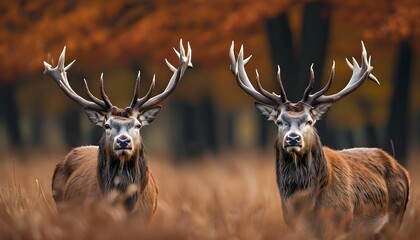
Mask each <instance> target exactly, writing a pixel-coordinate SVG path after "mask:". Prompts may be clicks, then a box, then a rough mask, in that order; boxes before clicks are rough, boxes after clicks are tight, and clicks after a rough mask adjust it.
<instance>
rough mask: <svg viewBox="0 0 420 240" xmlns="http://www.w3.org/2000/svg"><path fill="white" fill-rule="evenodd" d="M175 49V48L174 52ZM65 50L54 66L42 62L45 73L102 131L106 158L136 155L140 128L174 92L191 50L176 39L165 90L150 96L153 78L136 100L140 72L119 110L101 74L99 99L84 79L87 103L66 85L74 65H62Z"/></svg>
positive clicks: (190, 64)
mask: <svg viewBox="0 0 420 240" xmlns="http://www.w3.org/2000/svg"><path fill="white" fill-rule="evenodd" d="M174 50H175V49H174ZM65 52H66V48H65V47H64V49H63V51H62V53H61V55H60V58H59V59H58V63H57V66H56V67H55V68H52V66H51V65H50V64H48V63H46V62H44V66H45V71H44V73H46V74H48V75H49V76H50V77H51V78H52V79H54V80H55V82H56V83H57V84H58V86H59V87H60V88H61V90H63V92H64V93H65V94H66V95H67V96H68V97H70V98H71V99H72V100H73V101H75V102H76V103H78V104H79V105H80V106H82V107H83V109H84V111H85V113H86V114H87V116H88V118H89V120H90V121H91V122H92V123H93V124H95V125H97V126H100V127H102V128H103V129H104V130H105V132H104V135H103V137H102V140H101V143H103V144H104V145H105V146H101V147H104V149H105V150H106V151H107V155H109V156H115V157H117V158H120V157H125V158H130V157H131V156H132V155H134V154H135V153H137V152H138V150H139V148H140V147H141V136H140V129H141V128H142V127H143V126H146V125H149V124H150V123H151V122H152V121H153V120H154V119H155V117H156V116H157V114H158V113H159V111H160V109H161V107H160V106H159V105H158V104H159V103H160V102H162V101H163V100H164V99H165V98H167V97H168V96H169V95H170V94H171V93H172V92H173V91H174V89H175V87H176V85H177V84H178V82H179V81H180V79H181V78H182V76H183V75H184V73H185V71H186V69H187V68H188V67H192V63H191V55H192V52H191V47H190V44H189V43H188V51H187V53H185V50H184V47H183V44H182V39H181V40H180V51H179V52H178V51H177V50H175V53H176V54H177V55H178V57H179V66H178V68H175V67H174V66H172V65H171V64H170V63H169V62H168V60H166V59H165V60H166V63H167V65H168V67H169V69H170V70H171V71H172V72H173V75H172V77H171V79H170V80H169V83H168V85H167V86H166V88H165V90H164V91H163V92H162V93H160V94H158V95H156V96H154V97H152V92H153V89H154V87H155V77H154V76H153V80H152V83H151V85H150V87H149V90H148V92H147V93H146V95H145V96H143V97H142V98H138V95H139V91H140V72H139V73H138V76H137V80H136V83H135V87H134V94H133V98H132V100H131V104H130V106H128V107H126V108H124V109H121V108H118V107H117V106H114V105H113V104H112V103H111V101H110V99H109V98H108V96H107V95H106V93H105V90H104V81H103V75H101V78H100V85H99V86H100V94H101V99H99V98H97V97H95V96H94V95H93V94H92V93H91V92H90V90H89V87H88V84H87V82H86V80H84V82H85V88H86V92H87V96H88V98H89V100H86V99H85V98H83V97H81V96H79V95H78V94H77V93H76V92H75V91H74V90H73V89H72V87H71V86H70V83H69V81H68V79H67V72H66V71H67V70H68V69H69V68H70V67H71V65H72V64H73V63H74V61H73V62H71V63H70V64H68V65H67V66H65V65H64V58H65Z"/></svg>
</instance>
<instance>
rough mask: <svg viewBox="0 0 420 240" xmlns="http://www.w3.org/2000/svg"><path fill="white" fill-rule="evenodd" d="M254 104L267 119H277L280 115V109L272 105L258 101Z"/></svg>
mask: <svg viewBox="0 0 420 240" xmlns="http://www.w3.org/2000/svg"><path fill="white" fill-rule="evenodd" d="M254 105H255V107H256V108H257V110H258V111H259V112H260V113H261V114H262V115H263V116H264V118H265V119H266V120H269V121H270V120H271V121H276V119H277V117H278V116H279V111H278V110H277V109H276V108H274V107H272V106H269V105H265V104H261V103H258V102H254Z"/></svg>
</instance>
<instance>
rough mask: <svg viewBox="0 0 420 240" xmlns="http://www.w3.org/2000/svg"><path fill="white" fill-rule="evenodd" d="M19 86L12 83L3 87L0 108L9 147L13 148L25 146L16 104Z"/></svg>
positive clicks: (0, 92) (0, 94) (0, 95)
mask: <svg viewBox="0 0 420 240" xmlns="http://www.w3.org/2000/svg"><path fill="white" fill-rule="evenodd" d="M16 90H17V84H15V83H11V84H6V85H3V86H2V87H1V91H0V106H1V111H0V114H1V117H2V118H3V120H4V123H5V125H6V136H7V140H8V145H9V146H10V147H12V148H16V149H18V148H20V147H22V146H23V140H22V133H21V130H20V128H19V119H20V118H19V111H18V106H17V104H16V99H15V93H16Z"/></svg>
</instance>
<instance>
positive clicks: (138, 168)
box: [97, 139, 149, 211]
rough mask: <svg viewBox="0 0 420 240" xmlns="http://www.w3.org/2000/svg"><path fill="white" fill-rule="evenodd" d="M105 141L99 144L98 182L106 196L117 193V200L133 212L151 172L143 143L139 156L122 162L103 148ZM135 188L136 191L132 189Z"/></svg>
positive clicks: (135, 155) (136, 155)
mask: <svg viewBox="0 0 420 240" xmlns="http://www.w3.org/2000/svg"><path fill="white" fill-rule="evenodd" d="M102 146H105V145H104V144H103V139H101V141H100V144H99V154H98V168H97V171H98V181H99V186H100V188H101V192H102V194H103V195H104V196H106V195H108V194H109V193H111V192H113V191H115V192H116V193H117V194H118V196H117V199H118V200H120V199H121V202H122V203H124V206H125V207H126V209H127V210H128V211H131V210H133V208H134V206H135V204H136V202H137V199H138V195H139V194H141V193H142V192H143V190H144V188H145V187H146V185H147V182H148V174H147V172H148V171H149V168H148V164H147V158H146V155H145V149H144V144H143V142H142V143H141V147H140V149H139V151H138V153H137V154H134V155H133V157H132V158H129V159H123V160H120V159H119V158H118V157H115V156H110V155H109V154H107V152H106V150H105V149H104V148H103V147H102ZM132 187H135V190H136V191H132V190H131V188H132Z"/></svg>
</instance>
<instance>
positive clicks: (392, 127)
mask: <svg viewBox="0 0 420 240" xmlns="http://www.w3.org/2000/svg"><path fill="white" fill-rule="evenodd" d="M412 52H413V49H412V48H411V46H410V41H409V40H408V39H407V40H403V41H401V42H400V44H399V49H398V57H397V63H396V67H397V68H396V70H395V73H394V88H393V89H394V91H393V93H392V100H391V109H390V113H389V121H388V137H389V140H390V141H392V144H393V147H392V146H389V147H388V149H389V152H390V153H391V154H395V157H396V158H397V160H398V161H399V162H400V163H402V164H404V165H405V164H406V163H407V150H408V142H407V133H408V124H409V122H408V109H409V107H410V103H409V99H410V94H409V93H410V91H409V90H410V89H409V88H410V80H411V69H412V62H413V54H412ZM389 145H391V143H390V144H389Z"/></svg>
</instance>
